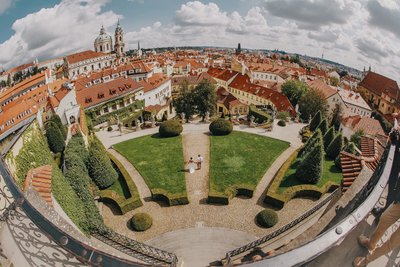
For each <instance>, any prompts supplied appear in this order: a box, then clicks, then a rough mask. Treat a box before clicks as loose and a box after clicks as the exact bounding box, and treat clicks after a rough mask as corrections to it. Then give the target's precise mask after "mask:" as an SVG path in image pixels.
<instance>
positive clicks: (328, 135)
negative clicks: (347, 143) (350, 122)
mask: <svg viewBox="0 0 400 267" xmlns="http://www.w3.org/2000/svg"><path fill="white" fill-rule="evenodd" d="M333 138H335V128H333V127H331V128H329V130H328V132H327V133H326V134H325V135H324V149H325V151H326V150H327V149H328V146H329V145H330V144H331V143H332V141H333Z"/></svg>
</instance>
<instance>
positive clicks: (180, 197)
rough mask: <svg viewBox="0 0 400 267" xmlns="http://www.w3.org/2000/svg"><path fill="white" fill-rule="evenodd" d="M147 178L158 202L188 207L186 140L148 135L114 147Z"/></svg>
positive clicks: (148, 184)
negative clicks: (185, 168) (186, 205)
mask: <svg viewBox="0 0 400 267" xmlns="http://www.w3.org/2000/svg"><path fill="white" fill-rule="evenodd" d="M114 149H115V150H116V151H118V152H119V153H120V154H121V155H123V156H124V157H125V158H126V159H128V160H129V162H130V163H132V165H133V166H135V168H136V169H137V170H138V172H139V173H140V174H141V175H142V176H143V178H144V180H145V181H146V184H147V186H148V187H149V188H150V190H151V193H152V197H153V199H154V200H159V199H160V200H166V201H167V203H168V204H169V205H179V204H187V202H188V199H187V193H186V184H185V175H184V171H183V170H184V160H183V153H182V138H181V137H180V136H177V137H171V138H160V137H159V135H158V134H154V135H147V136H143V137H139V138H135V139H132V140H128V141H125V142H122V143H119V144H116V145H114Z"/></svg>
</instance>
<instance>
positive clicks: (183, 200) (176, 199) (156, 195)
mask: <svg viewBox="0 0 400 267" xmlns="http://www.w3.org/2000/svg"><path fill="white" fill-rule="evenodd" d="M151 196H152V199H153V200H155V201H163V202H165V203H167V204H168V206H176V205H186V204H189V199H188V198H187V194H186V192H185V193H176V194H171V193H168V192H167V191H165V190H164V189H161V188H153V189H151Z"/></svg>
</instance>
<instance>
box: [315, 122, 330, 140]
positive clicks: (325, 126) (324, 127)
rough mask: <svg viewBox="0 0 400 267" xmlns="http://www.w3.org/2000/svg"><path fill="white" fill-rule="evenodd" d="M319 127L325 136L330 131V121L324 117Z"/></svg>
mask: <svg viewBox="0 0 400 267" xmlns="http://www.w3.org/2000/svg"><path fill="white" fill-rule="evenodd" d="M317 129H319V130H321V133H322V136H324V135H325V134H326V132H328V122H327V121H326V119H323V120H322V121H321V123H320V124H319V125H318V127H317Z"/></svg>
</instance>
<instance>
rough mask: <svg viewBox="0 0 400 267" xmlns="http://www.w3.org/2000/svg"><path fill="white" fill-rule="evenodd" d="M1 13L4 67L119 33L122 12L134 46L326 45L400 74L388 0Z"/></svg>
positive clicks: (349, 59)
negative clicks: (101, 33) (103, 32)
mask: <svg viewBox="0 0 400 267" xmlns="http://www.w3.org/2000/svg"><path fill="white" fill-rule="evenodd" d="M278 2H279V3H278ZM0 18H1V19H2V21H4V22H2V24H3V25H5V27H2V28H3V29H2V30H1V31H0V66H2V67H3V68H5V69H7V68H11V67H14V66H16V65H19V64H23V63H27V62H31V61H33V60H34V59H35V58H38V59H39V60H46V59H50V58H54V57H59V56H63V55H66V54H70V53H74V52H77V51H82V50H87V49H93V39H94V37H95V36H97V35H98V32H99V30H100V27H101V25H104V27H105V28H106V30H107V32H108V33H109V34H113V31H114V29H115V25H116V23H117V20H118V19H120V21H121V25H122V27H123V29H124V31H125V42H126V49H135V48H136V47H137V42H138V41H140V43H141V47H143V48H153V47H165V46H186V45H190V46H225V47H235V46H236V45H237V43H238V42H240V43H242V47H244V48H252V49H280V50H285V51H288V52H291V53H299V54H307V55H309V56H317V57H320V56H321V55H322V53H324V57H325V58H327V59H330V60H334V61H336V62H339V63H342V64H345V65H348V66H350V67H355V68H358V69H360V70H362V69H363V67H366V68H368V67H369V65H371V66H372V70H373V71H375V72H378V73H382V74H384V75H387V76H389V77H391V78H393V79H395V80H399V79H398V69H399V67H400V66H399V64H400V63H399V62H400V50H399V48H398V47H397V46H396V43H398V42H399V41H400V30H399V29H400V6H399V4H398V3H396V2H395V1H390V0H385V1H346V0H340V1H339V0H337V1H323V0H318V1H310V0H301V1H291V0H284V1H276V0H267V1H261V0H253V1H241V0H236V1H226V0H220V1H181V0H180V1H168V2H167V1H157V0H124V1H115V0H114V1H111V0H101V1H91V0H85V1H84V0H63V1H54V0H51V1H35V2H34V3H32V2H28V1H26V0H6V1H2V3H1V4H0ZM55 29H57V30H55Z"/></svg>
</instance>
